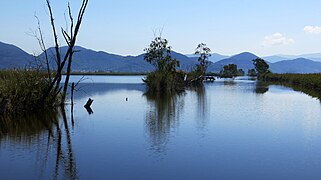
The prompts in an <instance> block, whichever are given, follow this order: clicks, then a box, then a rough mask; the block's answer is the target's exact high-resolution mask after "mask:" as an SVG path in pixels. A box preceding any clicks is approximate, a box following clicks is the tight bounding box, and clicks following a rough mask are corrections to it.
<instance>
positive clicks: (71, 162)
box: [0, 110, 77, 179]
mask: <svg viewBox="0 0 321 180" xmlns="http://www.w3.org/2000/svg"><path fill="white" fill-rule="evenodd" d="M60 116H61V117H62V119H61V120H60ZM72 124H73V123H72ZM2 147H5V148H4V149H3V148H2ZM6 147H7V148H6ZM11 148H14V153H19V152H20V151H19V149H21V150H22V151H21V152H20V153H22V154H19V156H21V157H15V158H14V160H15V162H1V163H3V164H4V165H5V168H8V170H10V171H11V170H12V169H15V168H16V167H10V165H15V164H16V163H18V165H21V164H20V163H26V162H25V161H23V162H17V161H19V158H25V157H28V158H30V160H32V159H35V161H36V162H35V164H36V166H38V167H37V168H39V171H37V172H38V173H39V174H33V175H36V177H35V178H36V179H77V168H76V162H75V158H74V155H73V149H72V138H71V133H70V126H69V121H68V119H67V116H66V113H65V112H64V110H61V111H60V113H58V112H47V113H40V114H37V115H28V116H27V117H24V118H21V117H20V118H19V119H16V118H4V117H0V150H1V153H5V152H6V151H10V149H11ZM0 167H1V170H4V171H5V169H4V167H2V166H1V165H0ZM32 167H33V166H30V167H29V166H24V167H23V170H24V171H30V172H33V171H34V169H33V168H32ZM24 173H25V172H19V173H16V174H14V175H12V174H10V173H9V174H6V173H1V176H2V177H1V178H3V179H25V178H26V177H23V174H24ZM7 176H8V177H7Z"/></svg>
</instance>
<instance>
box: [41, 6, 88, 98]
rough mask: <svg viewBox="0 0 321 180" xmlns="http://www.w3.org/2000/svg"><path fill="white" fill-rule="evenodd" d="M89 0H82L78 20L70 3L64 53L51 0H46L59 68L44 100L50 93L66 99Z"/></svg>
mask: <svg viewBox="0 0 321 180" xmlns="http://www.w3.org/2000/svg"><path fill="white" fill-rule="evenodd" d="M88 1H89V0H82V5H81V7H80V9H79V12H78V16H77V20H76V22H74V19H73V16H72V13H71V8H70V5H69V4H68V15H69V20H70V32H69V33H68V31H67V30H65V29H63V28H61V32H62V35H63V37H64V39H65V42H66V43H67V45H68V49H67V52H66V53H65V54H64V55H62V54H61V53H60V45H59V43H58V35H57V29H56V25H55V21H54V15H53V11H52V8H51V4H50V0H46V4H47V8H48V11H49V16H50V23H51V28H52V34H53V38H54V42H55V62H56V64H57V70H56V72H55V77H54V78H53V79H51V80H50V85H49V87H48V89H47V91H46V92H45V93H44V94H43V98H42V99H43V100H45V99H46V98H47V97H48V96H49V94H50V93H54V94H56V95H58V94H60V93H61V95H62V103H64V101H65V98H66V94H67V89H68V84H69V78H70V72H71V64H72V60H73V54H74V52H75V51H74V47H75V44H76V40H77V35H78V33H79V29H80V25H81V23H82V20H83V16H84V14H85V10H86V8H87V4H88ZM74 23H75V24H74ZM47 63H48V61H47ZM66 63H67V73H66V80H65V83H64V86H63V91H62V92H61V88H60V82H61V79H62V71H63V68H64V67H65V65H66ZM47 65H48V64H47ZM48 66H49V65H48ZM52 91H53V92H52Z"/></svg>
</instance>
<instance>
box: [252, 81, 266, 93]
mask: <svg viewBox="0 0 321 180" xmlns="http://www.w3.org/2000/svg"><path fill="white" fill-rule="evenodd" d="M268 91H269V84H268V83H265V82H262V81H257V82H256V85H255V93H257V94H264V93H266V92H268Z"/></svg>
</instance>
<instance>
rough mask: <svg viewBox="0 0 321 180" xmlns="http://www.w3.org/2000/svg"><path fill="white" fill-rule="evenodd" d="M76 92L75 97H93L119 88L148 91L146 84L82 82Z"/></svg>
mask: <svg viewBox="0 0 321 180" xmlns="http://www.w3.org/2000/svg"><path fill="white" fill-rule="evenodd" d="M76 89H78V90H77V91H76V92H75V99H81V98H84V97H86V98H87V97H91V96H93V95H96V94H105V93H107V92H114V91H119V90H127V91H141V92H146V85H145V84H116V83H80V84H79V85H78V87H76Z"/></svg>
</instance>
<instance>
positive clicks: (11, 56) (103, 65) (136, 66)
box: [0, 42, 321, 73]
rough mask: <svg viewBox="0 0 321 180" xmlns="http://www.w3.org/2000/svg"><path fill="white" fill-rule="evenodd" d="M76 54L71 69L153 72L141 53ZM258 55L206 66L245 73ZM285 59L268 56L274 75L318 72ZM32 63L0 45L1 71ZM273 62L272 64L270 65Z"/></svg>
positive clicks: (318, 66)
mask: <svg viewBox="0 0 321 180" xmlns="http://www.w3.org/2000/svg"><path fill="white" fill-rule="evenodd" d="M66 50H67V47H62V48H61V49H60V51H61V52H62V53H63V52H66ZM75 50H77V52H76V53H75V54H74V59H73V64H72V69H73V71H79V72H98V71H104V72H106V71H109V72H149V71H152V70H154V67H153V66H152V65H150V64H149V63H147V62H146V61H145V60H144V54H141V55H138V56H120V55H116V54H110V53H107V52H103V51H94V50H91V49H86V48H83V47H79V46H77V47H75ZM48 53H49V57H54V49H53V48H49V49H48ZM319 55H320V56H321V54H310V55H307V56H311V57H313V58H317V57H318V56H319ZM43 57H44V55H43V54H41V55H39V56H38V57H37V59H44V58H43ZM172 57H173V58H176V59H178V60H179V61H180V65H181V66H180V69H182V70H185V71H190V70H192V69H193V67H194V66H195V65H196V64H198V61H197V57H195V56H190V57H188V56H186V55H183V54H180V53H177V52H174V51H172ZM212 57H214V58H218V59H219V58H223V57H225V56H222V55H219V54H213V56H212ZM257 57H258V56H256V55H255V54H252V53H249V52H244V53H240V54H237V55H235V56H232V57H228V58H224V59H221V60H218V61H216V62H214V63H213V62H211V63H210V64H209V67H208V71H210V72H219V71H221V69H222V68H223V66H224V65H227V64H236V65H237V66H238V68H240V69H243V70H244V71H245V72H247V70H248V69H252V68H254V65H253V60H254V59H256V58H257ZM281 58H287V57H282V56H271V57H270V59H269V58H266V59H265V60H271V63H270V62H269V64H270V69H271V70H272V72H275V73H320V72H321V62H318V61H312V60H311V59H309V58H295V59H294V60H293V59H283V60H282V61H279V62H275V61H278V59H281ZM32 62H34V57H33V56H32V55H30V54H28V53H26V52H24V51H23V50H22V49H20V48H18V47H16V46H14V45H10V44H6V43H1V42H0V69H11V68H14V67H26V66H29V65H30V64H32ZM273 62H274V63H273Z"/></svg>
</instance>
